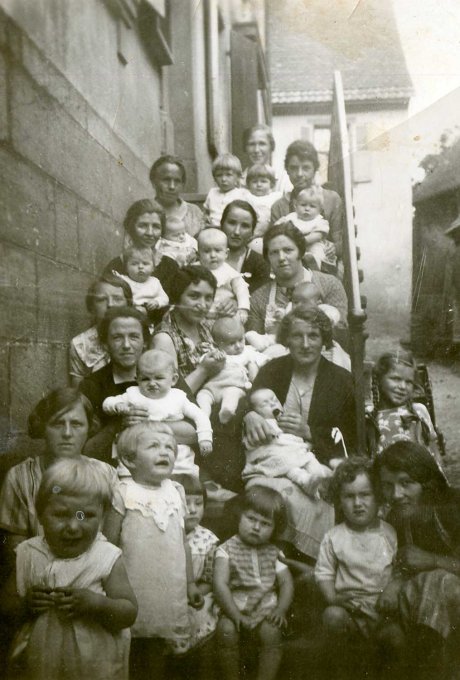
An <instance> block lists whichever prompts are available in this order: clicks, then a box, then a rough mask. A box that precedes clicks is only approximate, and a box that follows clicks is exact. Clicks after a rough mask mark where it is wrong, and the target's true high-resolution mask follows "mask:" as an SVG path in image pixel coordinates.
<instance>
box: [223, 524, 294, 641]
mask: <svg viewBox="0 0 460 680" xmlns="http://www.w3.org/2000/svg"><path fill="white" fill-rule="evenodd" d="M279 552H280V551H279V549H278V548H277V547H276V546H275V545H272V544H270V543H268V544H265V545H261V546H257V547H254V546H250V545H246V544H245V543H243V541H242V540H241V538H240V537H239V536H238V535H235V536H232V538H229V539H228V541H225V543H223V544H222V545H221V546H220V547H219V548H217V551H216V560H217V559H225V560H228V561H229V563H230V583H229V586H230V590H231V592H232V596H233V600H234V602H235V604H236V606H237V607H238V609H239V611H240V612H241V613H242V614H244V615H245V616H248V617H249V618H250V619H251V628H255V627H256V626H258V625H259V623H261V622H262V621H263V620H264V619H265V618H266V616H267V615H268V614H269V613H270V612H271V611H273V609H275V607H276V606H277V604H278V595H277V592H276V580H277V574H278V573H279V572H280V571H283V570H284V569H287V567H286V566H285V565H284V564H282V563H281V562H280V561H279V560H278V555H279Z"/></svg>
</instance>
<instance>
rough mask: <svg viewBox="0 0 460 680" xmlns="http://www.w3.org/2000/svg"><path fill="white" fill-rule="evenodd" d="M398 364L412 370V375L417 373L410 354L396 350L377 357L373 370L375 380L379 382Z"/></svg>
mask: <svg viewBox="0 0 460 680" xmlns="http://www.w3.org/2000/svg"><path fill="white" fill-rule="evenodd" d="M399 364H401V365H402V366H409V367H410V368H412V369H413V370H414V373H415V372H416V371H417V364H416V363H415V360H414V358H413V356H412V354H411V353H410V352H406V351H405V350H399V349H398V350H393V351H391V352H385V353H384V354H381V355H380V356H379V358H378V359H377V361H376V362H375V366H374V368H373V373H374V376H375V377H376V378H377V380H381V379H382V378H383V377H384V376H385V375H386V374H387V373H389V371H392V370H393V369H394V368H395V366H398V365H399Z"/></svg>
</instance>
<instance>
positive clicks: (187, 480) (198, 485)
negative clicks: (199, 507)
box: [171, 474, 207, 504]
mask: <svg viewBox="0 0 460 680" xmlns="http://www.w3.org/2000/svg"><path fill="white" fill-rule="evenodd" d="M171 479H172V481H173V482H177V483H178V484H180V485H181V486H183V487H184V491H185V495H186V496H202V497H203V501H204V503H205V504H206V501H207V494H206V487H205V486H204V484H203V483H202V482H201V480H200V478H199V477H195V476H194V475H186V474H180V475H179V474H176V475H172V477H171Z"/></svg>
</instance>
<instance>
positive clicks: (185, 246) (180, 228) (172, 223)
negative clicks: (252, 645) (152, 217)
mask: <svg viewBox="0 0 460 680" xmlns="http://www.w3.org/2000/svg"><path fill="white" fill-rule="evenodd" d="M155 250H156V252H157V253H160V254H161V255H166V256H167V257H170V258H172V259H173V260H175V261H176V262H177V264H178V265H179V267H185V266H186V265H188V264H192V262H194V261H195V260H196V258H197V250H198V244H197V242H196V239H194V238H193V236H190V234H188V233H187V231H186V230H185V223H184V222H183V221H182V220H180V219H179V218H178V217H174V216H170V217H166V219H165V226H164V229H163V233H162V237H161V238H160V239H159V240H158V242H157V244H156V246H155Z"/></svg>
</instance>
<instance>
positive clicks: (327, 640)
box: [320, 606, 356, 679]
mask: <svg viewBox="0 0 460 680" xmlns="http://www.w3.org/2000/svg"><path fill="white" fill-rule="evenodd" d="M322 623H323V630H322V640H321V644H320V649H321V651H322V653H321V656H322V666H323V672H324V674H325V675H324V677H331V678H343V679H345V678H348V677H349V675H348V674H349V672H350V668H351V664H350V658H351V656H352V652H353V648H351V647H350V646H349V642H350V641H351V639H352V633H354V632H356V628H355V625H354V623H353V619H352V618H351V616H350V614H349V613H348V612H347V610H346V609H344V607H338V606H329V607H326V609H325V610H324V612H323V617H322ZM332 650H333V651H332Z"/></svg>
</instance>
